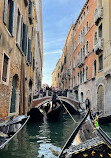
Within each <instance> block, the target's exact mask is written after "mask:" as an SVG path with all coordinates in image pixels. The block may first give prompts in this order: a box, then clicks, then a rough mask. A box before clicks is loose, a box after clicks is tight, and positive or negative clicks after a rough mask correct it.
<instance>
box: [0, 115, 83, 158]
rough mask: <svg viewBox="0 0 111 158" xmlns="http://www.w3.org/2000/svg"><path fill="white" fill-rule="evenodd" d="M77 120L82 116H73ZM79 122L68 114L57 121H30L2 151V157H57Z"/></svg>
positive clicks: (0, 156)
mask: <svg viewBox="0 0 111 158" xmlns="http://www.w3.org/2000/svg"><path fill="white" fill-rule="evenodd" d="M73 117H74V118H75V120H76V121H77V122H79V121H80V120H81V118H80V116H78V115H75V116H73ZM77 124H78V123H76V124H74V123H73V121H72V119H71V118H70V117H69V116H68V115H62V116H61V118H60V119H58V120H57V121H47V119H46V118H44V121H41V122H34V123H28V124H27V125H26V126H25V127H24V128H23V129H22V130H21V131H20V133H19V134H18V135H17V136H15V137H14V138H13V140H11V142H10V143H9V144H8V145H7V146H6V147H5V148H4V149H3V150H2V151H1V152H0V158H37V157H38V158H40V157H41V156H42V155H44V157H45V158H57V156H55V153H54V151H56V152H60V151H61V149H62V147H63V146H64V144H65V142H66V141H67V139H68V138H69V136H70V134H71V133H72V132H73V130H74V129H75V127H76V126H77Z"/></svg>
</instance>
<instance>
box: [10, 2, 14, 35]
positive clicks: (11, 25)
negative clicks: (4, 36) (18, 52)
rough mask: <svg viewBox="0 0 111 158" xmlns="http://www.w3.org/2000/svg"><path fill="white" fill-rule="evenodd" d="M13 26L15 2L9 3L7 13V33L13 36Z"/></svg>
mask: <svg viewBox="0 0 111 158" xmlns="http://www.w3.org/2000/svg"><path fill="white" fill-rule="evenodd" d="M14 25H15V1H11V3H10V13H9V32H10V33H11V35H12V36H14Z"/></svg>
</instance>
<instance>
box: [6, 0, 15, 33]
mask: <svg viewBox="0 0 111 158" xmlns="http://www.w3.org/2000/svg"><path fill="white" fill-rule="evenodd" d="M3 22H4V25H5V26H6V27H7V28H8V30H9V32H10V34H11V35H12V36H14V25H15V1H13V0H5V1H4V13H3Z"/></svg>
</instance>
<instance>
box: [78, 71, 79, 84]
mask: <svg viewBox="0 0 111 158" xmlns="http://www.w3.org/2000/svg"><path fill="white" fill-rule="evenodd" d="M78 85H79V72H78Z"/></svg>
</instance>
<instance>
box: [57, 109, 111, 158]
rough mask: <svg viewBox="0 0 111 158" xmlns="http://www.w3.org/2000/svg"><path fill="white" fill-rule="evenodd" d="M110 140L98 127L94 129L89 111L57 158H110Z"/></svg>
mask: <svg viewBox="0 0 111 158" xmlns="http://www.w3.org/2000/svg"><path fill="white" fill-rule="evenodd" d="M110 154H111V139H110V138H109V137H108V136H107V135H106V133H105V132H104V131H103V130H102V129H101V128H100V127H99V129H95V128H94V125H93V120H92V116H91V113H90V110H89V111H88V113H87V114H86V116H85V117H84V118H83V120H82V121H81V123H80V124H79V125H78V127H77V128H76V129H75V131H74V132H73V133H72V135H71V136H70V138H69V140H68V141H67V143H66V144H65V146H64V147H63V149H62V152H61V154H60V155H59V158H82V157H87V158H92V157H94V158H98V157H107V158H109V157H111V155H110Z"/></svg>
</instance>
